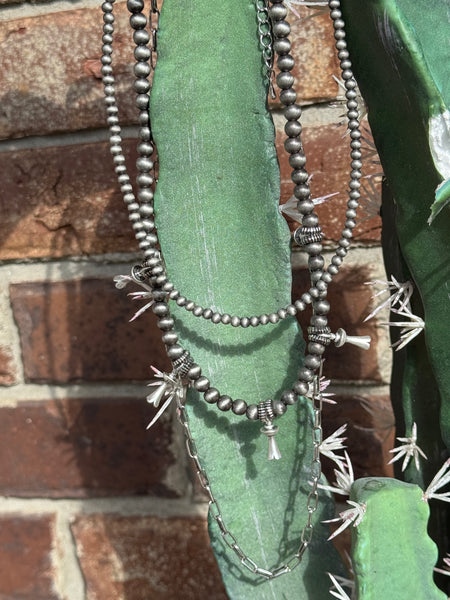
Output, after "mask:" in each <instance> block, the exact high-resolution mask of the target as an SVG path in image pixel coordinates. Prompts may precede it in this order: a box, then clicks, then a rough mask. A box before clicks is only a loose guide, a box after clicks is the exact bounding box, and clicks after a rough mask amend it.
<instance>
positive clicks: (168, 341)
mask: <svg viewBox="0 0 450 600" xmlns="http://www.w3.org/2000/svg"><path fill="white" fill-rule="evenodd" d="M113 3H114V0H112V1H106V2H104V3H103V4H102V10H103V23H104V24H103V37H102V41H103V47H102V51H103V54H102V59H101V60H102V75H103V83H104V92H105V100H106V112H107V124H108V126H109V131H110V144H111V153H112V155H113V160H114V164H115V171H116V173H117V177H118V182H119V185H120V189H121V191H122V194H123V199H124V202H125V204H126V205H127V208H128V216H129V220H130V222H131V224H132V227H133V230H134V232H135V236H136V239H137V242H138V244H139V248H140V249H141V251H142V253H143V261H142V262H141V263H140V264H137V265H135V266H134V267H133V268H132V271H131V275H130V276H118V277H116V278H115V281H116V286H117V287H119V288H121V287H124V286H125V285H126V284H127V283H128V282H129V281H134V282H135V283H137V284H139V285H140V286H141V287H142V288H143V289H144V291H143V292H136V293H135V294H137V295H139V297H141V298H147V299H150V302H149V303H148V304H147V305H146V306H145V307H144V309H145V308H147V307H149V306H150V305H151V308H152V310H153V312H154V314H155V315H156V317H157V324H158V327H159V328H160V329H161V330H162V341H163V343H164V344H165V347H166V351H167V355H168V357H169V358H170V360H171V361H172V371H171V372H170V373H161V372H159V371H158V372H157V375H156V376H157V378H158V379H159V381H157V382H156V389H155V390H154V391H153V392H152V393H151V394H150V396H149V397H148V400H149V401H150V402H151V403H152V404H153V405H154V406H155V407H158V408H159V405H160V403H161V402H162V406H161V408H159V410H158V411H157V413H156V415H155V418H154V419H153V420H152V422H151V423H150V425H149V426H152V425H153V424H154V423H155V422H156V420H157V419H158V418H159V416H160V415H161V414H162V412H163V411H164V410H165V409H166V408H167V406H168V405H169V404H170V402H171V401H173V400H175V401H176V404H177V408H178V410H177V414H178V418H179V420H180V422H181V423H182V425H183V429H184V432H185V435H186V437H187V443H188V450H189V454H190V456H191V458H192V459H193V461H194V463H195V466H196V470H197V474H198V476H199V480H200V483H201V485H202V487H203V488H204V489H205V491H206V492H207V494H208V497H209V505H210V512H211V514H212V516H213V518H214V519H215V520H216V522H217V524H218V526H219V528H220V531H221V534H222V536H223V539H224V541H225V543H226V544H227V545H228V546H229V547H230V548H231V549H232V550H233V551H234V552H235V554H236V555H237V556H238V557H239V559H240V561H241V563H242V564H243V565H244V566H245V567H246V568H247V569H248V570H250V571H251V572H252V573H255V574H256V575H259V576H262V577H265V578H267V579H272V578H274V577H278V576H279V575H282V574H284V573H287V572H290V571H291V570H292V569H293V568H294V567H295V566H297V565H298V564H299V563H300V562H301V559H302V556H303V553H304V551H305V550H306V548H307V546H308V545H309V543H310V541H311V536H312V531H313V524H312V517H313V514H314V512H315V509H316V507H317V500H318V492H317V488H318V482H319V478H320V475H321V464H320V444H321V442H322V428H321V411H322V394H321V387H320V376H321V369H322V363H323V355H324V352H325V349H326V347H327V346H328V345H329V344H331V342H333V343H334V344H335V345H336V346H337V347H340V346H342V345H343V344H344V343H346V342H350V343H352V344H355V345H357V346H359V347H360V348H365V349H367V348H368V347H369V343H370V338H368V337H367V336H348V335H347V334H346V332H345V331H344V330H343V329H338V330H337V331H336V332H335V333H333V332H332V331H331V329H330V328H329V326H328V318H327V315H328V313H329V311H330V305H329V302H328V301H327V288H328V285H329V284H330V283H331V281H332V279H333V277H334V276H335V275H336V274H337V273H338V271H339V268H340V266H341V265H342V262H343V260H344V258H345V256H346V255H347V253H348V249H349V246H350V239H351V237H352V231H353V228H354V227H355V225H356V222H355V218H356V209H357V207H358V205H359V198H360V181H359V180H360V178H361V167H362V163H361V140H360V138H361V133H360V130H359V112H358V102H357V92H356V89H355V88H356V82H355V80H354V77H353V73H352V70H351V62H350V60H349V53H348V50H347V44H346V41H345V31H344V22H343V20H342V14H341V11H340V0H329V2H328V4H329V8H330V16H331V19H332V21H333V26H334V37H335V40H336V49H337V54H338V58H339V61H340V67H341V72H342V80H343V85H344V87H345V97H346V109H347V111H346V112H347V120H348V130H349V140H350V157H351V168H350V177H349V189H348V201H347V210H346V213H345V216H346V220H345V226H344V228H343V230H342V234H341V238H340V240H339V242H338V245H337V248H336V251H335V254H334V255H333V257H332V258H331V261H330V263H329V264H328V266H326V267H325V260H324V258H323V256H322V238H323V235H322V229H321V227H320V224H319V218H318V216H317V214H316V213H315V212H314V208H315V204H314V202H313V200H312V198H311V190H310V187H309V176H308V173H307V171H306V169H305V165H306V158H305V154H304V151H303V144H302V141H301V132H302V126H301V124H300V117H301V114H302V111H301V108H300V106H299V105H298V104H297V103H296V99H297V94H296V92H295V90H294V77H293V75H292V70H293V68H294V58H293V56H292V55H291V54H290V51H291V42H290V40H289V34H290V25H289V23H288V22H287V21H286V14H287V9H286V7H285V6H284V3H283V1H282V0H271V1H270V2H269V0H255V14H256V18H257V21H256V22H257V30H255V36H258V37H259V41H260V47H261V53H262V60H263V65H264V68H265V75H266V78H267V88H268V90H269V91H270V93H271V94H272V96H273V95H274V94H275V92H274V88H273V81H274V80H275V81H276V85H277V87H278V88H279V100H280V103H281V104H282V105H283V107H284V118H285V120H286V123H285V127H284V129H285V133H286V136H287V137H286V140H285V142H284V148H285V151H286V152H287V153H288V154H289V164H290V165H291V167H292V173H291V178H292V182H293V194H294V196H295V198H296V199H297V210H298V213H299V215H300V216H299V220H300V222H301V226H300V227H299V228H298V229H297V230H296V231H295V233H294V240H295V242H296V243H297V244H298V245H299V246H300V247H301V248H302V249H303V250H304V251H305V252H306V253H307V255H308V269H309V273H310V282H311V287H310V288H309V290H308V291H305V292H304V293H303V294H302V295H301V297H300V298H298V299H297V300H295V301H294V302H292V303H290V304H288V305H286V306H281V307H279V308H277V309H276V310H274V311H273V312H270V313H267V314H266V313H264V314H260V315H243V316H242V315H231V314H228V313H223V312H219V311H217V310H214V309H213V308H212V307H208V306H201V305H200V304H199V303H197V302H196V301H195V299H191V298H187V297H186V296H185V295H183V293H182V290H179V289H177V288H176V287H175V285H174V284H173V282H171V281H170V280H169V277H168V273H167V270H166V266H165V262H164V257H163V249H162V248H161V246H160V243H159V239H158V234H157V229H156V227H155V221H154V217H155V211H154V205H153V198H154V189H153V187H154V183H155V161H154V143H153V137H152V131H151V126H150V116H149V101H150V91H151V85H150V82H149V76H150V74H151V71H152V69H153V68H154V66H155V62H156V60H155V58H156V52H157V31H158V20H159V9H158V6H157V3H156V0H151V10H150V18H149V19H147V17H146V16H145V15H144V13H143V10H144V1H143V0H128V2H127V7H128V10H129V11H130V13H131V16H130V25H131V27H132V29H133V40H134V43H135V50H134V56H135V59H136V63H135V65H134V74H135V77H136V79H135V82H134V89H135V92H136V105H137V107H138V110H139V144H138V148H137V150H138V159H137V162H136V165H137V170H138V175H137V179H136V188H137V192H136V193H135V192H134V191H133V185H132V184H131V181H130V177H129V175H128V173H127V168H126V165H125V157H124V155H123V151H122V146H121V142H122V138H121V128H120V125H119V118H118V107H117V104H116V98H115V88H114V75H113V69H112V66H111V62H112V59H111V55H112V52H113V48H112V43H113V33H114V15H113ZM275 62H276V67H277V69H278V74H277V75H276V76H275V75H274V67H275ZM171 302H175V303H176V304H177V306H179V307H182V308H184V309H185V310H186V311H188V312H190V313H192V314H193V315H194V316H195V317H198V318H199V319H206V320H208V321H211V322H212V323H213V324H216V325H217V326H218V327H224V326H229V327H236V328H237V327H240V328H244V329H245V328H249V327H259V326H263V325H267V326H269V327H270V326H271V325H274V324H276V323H278V322H279V321H281V320H283V319H286V318H287V317H291V318H292V317H294V316H295V315H296V314H297V313H299V312H302V311H303V310H305V309H306V307H307V306H308V305H311V306H312V317H311V321H310V325H309V327H308V345H307V353H306V356H305V358H304V362H303V366H302V368H301V369H300V370H299V372H298V379H297V381H296V382H295V383H294V384H293V385H292V387H291V388H290V389H288V390H286V391H284V392H283V393H282V394H281V395H280V397H279V398H268V399H265V400H262V401H261V402H259V403H258V404H250V403H247V402H246V401H245V400H243V399H240V398H236V399H233V398H231V397H230V396H229V395H226V394H222V393H221V392H220V391H219V390H218V389H217V388H215V387H213V385H212V383H211V381H210V380H209V378H208V377H206V376H205V375H204V373H203V372H202V368H201V366H200V365H199V364H197V363H196V362H195V360H194V357H192V356H191V354H190V352H189V349H188V348H184V347H183V346H182V345H181V344H180V343H179V338H178V334H177V332H176V330H175V321H174V319H173V318H172V315H171V310H170V304H171ZM139 312H141V311H139ZM187 386H192V387H193V388H194V389H195V390H197V391H198V392H199V393H201V394H202V395H203V398H204V399H205V401H206V402H207V403H208V404H211V405H216V406H217V408H218V410H219V411H223V412H226V411H230V410H231V411H232V412H233V413H234V414H235V415H238V416H242V418H244V419H245V418H246V419H249V420H250V421H259V424H260V427H261V432H262V434H264V435H265V436H267V438H268V445H269V449H268V459H269V460H272V459H280V458H281V454H280V451H279V449H278V445H277V443H276V441H275V435H276V433H277V432H278V429H279V428H278V426H277V425H275V424H274V423H275V422H276V419H277V418H278V417H280V416H282V415H283V414H284V413H285V412H286V410H287V409H288V408H289V406H291V405H294V404H295V403H296V402H297V400H298V397H299V396H308V397H310V398H311V399H312V404H313V414H314V418H313V460H312V464H311V482H312V490H311V492H310V494H309V496H308V501H307V502H308V522H307V524H306V525H305V527H304V529H303V532H302V536H301V544H300V547H299V549H298V551H297V552H296V553H295V554H294V556H293V557H292V558H291V559H290V560H289V561H288V562H286V563H284V564H282V565H280V566H278V567H276V568H275V569H273V570H272V571H268V570H266V569H263V568H261V567H258V565H257V564H256V563H255V562H254V561H253V560H252V559H251V558H250V557H248V556H247V555H246V554H245V553H244V552H243V550H242V548H241V546H240V545H239V544H238V542H237V540H236V538H235V537H234V535H233V534H232V533H231V532H230V531H229V530H228V528H227V527H226V525H225V523H224V520H223V515H222V513H221V511H220V508H219V505H218V503H217V500H216V498H215V496H214V494H213V492H212V490H211V485H210V482H209V478H208V476H207V473H206V471H205V469H204V467H203V465H202V462H201V460H200V457H199V454H198V451H197V448H196V445H195V441H194V439H193V436H192V433H191V430H190V426H189V420H188V415H187V413H186V410H185V401H184V400H185V389H186V387H187Z"/></svg>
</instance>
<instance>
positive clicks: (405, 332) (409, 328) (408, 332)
mask: <svg viewBox="0 0 450 600" xmlns="http://www.w3.org/2000/svg"><path fill="white" fill-rule="evenodd" d="M392 311H393V312H395V313H396V314H398V315H400V316H402V317H406V318H408V319H410V320H409V321H389V322H388V323H382V325H387V326H389V327H401V328H402V329H401V331H400V339H399V340H398V341H397V342H395V344H392V348H395V349H396V350H397V351H398V350H401V349H402V348H404V347H405V346H406V345H407V344H409V343H410V342H412V340H413V339H414V338H415V337H417V336H418V335H419V333H420V332H421V331H423V329H424V328H425V321H424V320H423V319H421V317H418V316H417V315H414V314H413V313H412V312H411V311H410V310H409V308H405V309H404V310H396V309H392Z"/></svg>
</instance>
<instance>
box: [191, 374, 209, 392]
mask: <svg viewBox="0 0 450 600" xmlns="http://www.w3.org/2000/svg"><path fill="white" fill-rule="evenodd" d="M209 385H210V383H209V379H208V378H207V377H205V376H203V377H199V378H198V379H197V380H196V381H195V382H194V387H195V389H197V390H198V391H199V392H206V390H207V389H208V388H209Z"/></svg>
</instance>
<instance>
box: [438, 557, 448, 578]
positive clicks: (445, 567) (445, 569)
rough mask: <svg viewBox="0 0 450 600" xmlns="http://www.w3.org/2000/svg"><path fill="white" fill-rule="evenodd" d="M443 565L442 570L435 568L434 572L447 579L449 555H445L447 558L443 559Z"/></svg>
mask: <svg viewBox="0 0 450 600" xmlns="http://www.w3.org/2000/svg"><path fill="white" fill-rule="evenodd" d="M443 563H444V565H443V567H444V568H443V569H439V568H438V567H435V568H434V571H436V573H441V574H442V575H447V577H450V554H448V553H447V556H446V557H445V558H444V559H443Z"/></svg>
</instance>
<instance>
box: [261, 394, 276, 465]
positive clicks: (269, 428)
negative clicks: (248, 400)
mask: <svg viewBox="0 0 450 600" xmlns="http://www.w3.org/2000/svg"><path fill="white" fill-rule="evenodd" d="M274 418H275V414H274V412H273V408H272V400H266V401H265V402H264V401H262V402H260V403H259V404H258V419H259V420H260V421H262V422H263V423H264V427H261V433H263V434H264V435H266V436H267V438H268V440H269V451H268V454H267V458H268V460H280V458H281V452H280V450H279V448H278V444H277V442H276V440H275V436H276V434H277V433H278V427H277V426H276V425H274V424H273V420H274Z"/></svg>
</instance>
